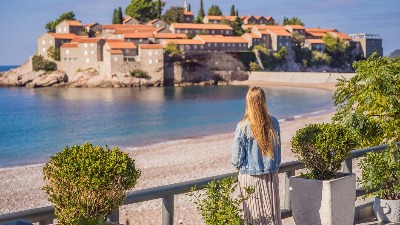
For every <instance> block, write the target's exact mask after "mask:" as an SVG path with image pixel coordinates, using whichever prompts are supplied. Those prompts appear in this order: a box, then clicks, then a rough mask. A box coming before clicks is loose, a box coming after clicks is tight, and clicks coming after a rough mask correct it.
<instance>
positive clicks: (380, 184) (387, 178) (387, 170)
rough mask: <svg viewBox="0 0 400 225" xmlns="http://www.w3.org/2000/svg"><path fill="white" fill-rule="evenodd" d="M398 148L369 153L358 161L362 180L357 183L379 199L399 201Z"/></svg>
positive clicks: (399, 165)
mask: <svg viewBox="0 0 400 225" xmlns="http://www.w3.org/2000/svg"><path fill="white" fill-rule="evenodd" d="M399 150H400V149H399V148H398V147H396V146H395V145H392V146H390V147H389V149H386V150H385V151H383V152H381V153H374V152H370V153H368V154H367V156H366V157H365V158H363V159H362V160H361V161H360V164H359V166H360V169H361V170H362V172H361V175H362V179H358V182H359V183H360V184H362V186H363V187H364V188H365V189H366V190H367V192H369V193H370V192H372V191H374V190H375V189H377V191H376V194H377V195H378V197H379V198H380V199H387V200H397V199H400V161H399Z"/></svg>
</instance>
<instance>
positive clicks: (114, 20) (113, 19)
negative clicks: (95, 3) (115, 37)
mask: <svg viewBox="0 0 400 225" xmlns="http://www.w3.org/2000/svg"><path fill="white" fill-rule="evenodd" d="M112 24H117V9H114V14H113V18H112Z"/></svg>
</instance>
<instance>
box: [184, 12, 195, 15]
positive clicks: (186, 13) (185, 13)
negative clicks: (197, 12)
mask: <svg viewBox="0 0 400 225" xmlns="http://www.w3.org/2000/svg"><path fill="white" fill-rule="evenodd" d="M183 15H185V16H193V12H184V13H183Z"/></svg>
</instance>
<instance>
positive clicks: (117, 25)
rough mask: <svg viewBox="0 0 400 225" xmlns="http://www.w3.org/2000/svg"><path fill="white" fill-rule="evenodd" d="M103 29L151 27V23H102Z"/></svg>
mask: <svg viewBox="0 0 400 225" xmlns="http://www.w3.org/2000/svg"><path fill="white" fill-rule="evenodd" d="M102 27H103V30H106V29H110V30H116V29H124V28H128V29H137V28H153V27H152V26H151V25H143V24H109V25H103V26H102Z"/></svg>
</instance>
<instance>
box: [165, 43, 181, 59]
mask: <svg viewBox="0 0 400 225" xmlns="http://www.w3.org/2000/svg"><path fill="white" fill-rule="evenodd" d="M165 52H166V53H167V54H168V56H169V57H178V56H181V55H182V53H183V51H182V50H180V49H178V44H176V43H169V44H167V45H166V46H165Z"/></svg>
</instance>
